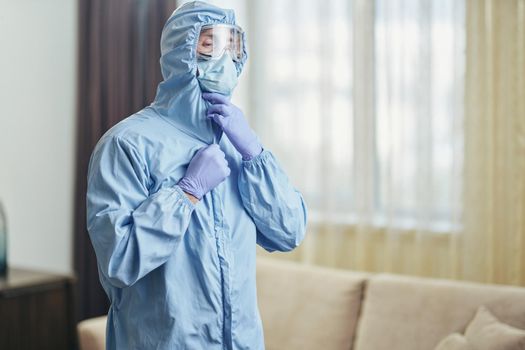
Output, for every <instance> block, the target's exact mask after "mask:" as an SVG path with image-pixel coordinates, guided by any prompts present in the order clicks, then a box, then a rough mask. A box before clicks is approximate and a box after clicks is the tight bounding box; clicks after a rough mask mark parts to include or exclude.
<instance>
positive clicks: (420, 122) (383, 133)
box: [251, 0, 465, 275]
mask: <svg viewBox="0 0 525 350" xmlns="http://www.w3.org/2000/svg"><path fill="white" fill-rule="evenodd" d="M299 5H300V6H299ZM253 6H256V7H258V8H257V9H256V10H255V11H254V13H256V14H257V17H263V18H264V20H261V22H260V23H257V21H255V23H253V22H251V24H252V28H251V29H252V38H251V39H252V40H251V42H252V49H253V47H255V46H256V50H255V52H254V53H253V55H252V67H253V68H252V76H251V81H252V85H251V87H252V94H253V96H254V97H255V98H254V99H253V100H252V102H253V106H252V110H253V117H254V119H255V122H256V127H257V129H258V131H259V132H260V133H261V138H262V139H263V141H265V143H266V144H267V145H268V147H269V148H270V149H271V150H272V151H274V153H276V154H277V156H278V158H279V159H281V161H282V163H283V164H284V165H285V168H286V170H287V171H288V173H289V174H290V177H291V178H292V180H293V182H294V183H295V184H296V185H297V187H298V188H299V189H300V190H302V192H303V193H304V195H305V197H306V199H307V203H308V205H309V209H310V214H311V215H310V222H309V234H308V238H307V239H306V240H305V242H304V246H302V247H301V249H299V250H298V251H296V252H295V253H294V254H292V255H289V256H288V257H290V258H293V259H298V260H302V261H307V262H313V263H322V264H328V265H334V266H344V267H351V268H358V269H365V270H370V271H399V272H413V273H423V272H424V271H422V270H423V269H427V270H431V271H428V272H429V273H432V274H442V275H445V274H448V272H449V271H448V270H450V268H451V266H448V267H447V266H432V264H431V263H429V264H426V266H423V265H422V264H414V256H415V255H421V259H423V258H425V257H424V256H423V255H422V254H420V251H419V250H418V249H416V248H415V247H416V245H420V244H432V245H434V244H435V242H436V241H440V240H442V239H443V237H450V235H455V234H457V231H458V230H459V229H460V228H461V195H460V194H461V189H462V179H461V171H462V163H463V130H462V127H463V126H462V116H463V114H462V108H463V82H464V60H465V59H464V47H465V40H464V37H465V34H464V32H465V25H464V18H465V16H464V5H463V2H461V1H454V0H447V1H439V2H438V1H422V0H412V1H407V0H396V1H391V0H388V1H387V0H378V1H363V0H361V1H360V0H354V1H346V0H331V1H324V2H319V1H315V0H311V1H301V2H299V1H292V0H287V1H282V0H279V1H277V0H274V1H270V2H265V4H264V5H262V4H260V5H253ZM263 13H264V14H263ZM252 51H253V50H252ZM434 254H443V252H439V250H438V249H437V251H436V252H435V253H434ZM445 254H446V253H445Z"/></svg>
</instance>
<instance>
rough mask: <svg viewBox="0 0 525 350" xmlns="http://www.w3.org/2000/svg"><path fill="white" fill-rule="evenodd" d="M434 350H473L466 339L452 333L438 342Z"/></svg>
mask: <svg viewBox="0 0 525 350" xmlns="http://www.w3.org/2000/svg"><path fill="white" fill-rule="evenodd" d="M434 350H475V349H474V348H472V345H470V343H469V342H468V340H467V338H465V337H464V336H462V335H461V334H459V333H452V334H451V335H449V336H448V337H446V338H445V339H443V340H442V341H440V342H439V344H438V345H437V346H436V348H435V349H434Z"/></svg>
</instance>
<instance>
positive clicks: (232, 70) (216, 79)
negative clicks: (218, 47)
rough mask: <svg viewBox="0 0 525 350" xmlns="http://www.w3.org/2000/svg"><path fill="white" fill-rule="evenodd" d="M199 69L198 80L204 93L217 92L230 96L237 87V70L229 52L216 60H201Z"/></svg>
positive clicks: (198, 65)
mask: <svg viewBox="0 0 525 350" xmlns="http://www.w3.org/2000/svg"><path fill="white" fill-rule="evenodd" d="M197 67H198V70H199V74H198V76H197V80H198V81H199V84H200V86H201V89H202V91H204V92H217V93H219V94H223V95H228V96H229V95H231V93H232V92H233V89H234V88H235V87H236V86H237V80H238V77H237V68H236V67H235V63H234V62H233V60H232V58H231V55H230V53H229V52H228V51H225V52H224V53H223V54H222V56H220V57H218V58H216V59H214V58H212V59H209V60H199V61H198V62H197Z"/></svg>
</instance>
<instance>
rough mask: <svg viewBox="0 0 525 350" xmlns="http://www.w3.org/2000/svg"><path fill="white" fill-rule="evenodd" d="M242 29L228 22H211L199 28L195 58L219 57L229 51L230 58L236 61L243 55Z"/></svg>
mask: <svg viewBox="0 0 525 350" xmlns="http://www.w3.org/2000/svg"><path fill="white" fill-rule="evenodd" d="M243 33H244V32H243V31H242V29H241V27H239V26H236V25H230V24H212V25H206V26H203V27H202V28H201V32H200V35H199V41H198V43H197V58H199V59H205V60H209V59H212V58H217V57H221V56H222V54H223V53H224V52H225V51H227V50H228V51H230V54H231V56H232V59H233V60H234V61H235V62H238V61H240V60H241V59H242V57H243V52H244V51H243V42H242V36H243Z"/></svg>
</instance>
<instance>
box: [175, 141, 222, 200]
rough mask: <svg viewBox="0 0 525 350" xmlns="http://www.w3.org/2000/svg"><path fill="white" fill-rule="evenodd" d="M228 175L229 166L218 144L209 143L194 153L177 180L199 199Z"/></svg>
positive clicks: (183, 188) (185, 190)
mask: <svg viewBox="0 0 525 350" xmlns="http://www.w3.org/2000/svg"><path fill="white" fill-rule="evenodd" d="M229 175H230V168H229V167H228V162H227V161H226V158H225V155H224V152H223V151H221V149H220V148H219V145H217V144H211V145H209V146H206V147H203V148H201V149H200V150H198V151H197V153H195V155H194V156H193V158H192V159H191V161H190V164H189V165H188V169H186V175H184V177H183V178H182V179H181V180H180V181H179V183H178V185H179V187H180V188H181V189H182V190H183V191H184V192H186V193H189V194H191V195H193V196H195V197H197V198H198V199H199V200H200V199H201V198H202V197H203V196H204V195H205V194H206V193H208V192H209V191H211V190H212V189H213V188H215V186H217V185H218V184H220V183H221V182H223V181H224V179H226V178H227V177H228V176H229Z"/></svg>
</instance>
